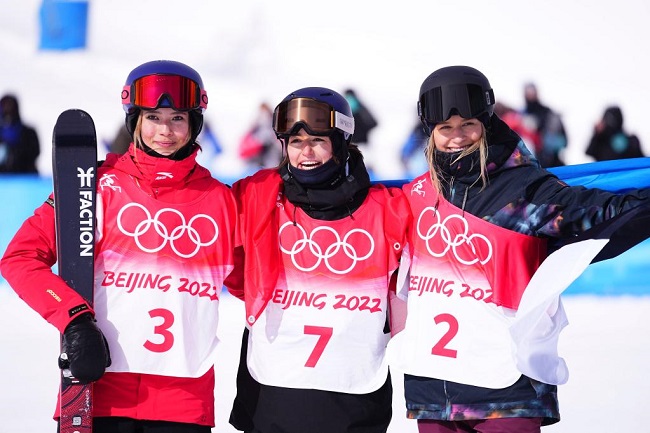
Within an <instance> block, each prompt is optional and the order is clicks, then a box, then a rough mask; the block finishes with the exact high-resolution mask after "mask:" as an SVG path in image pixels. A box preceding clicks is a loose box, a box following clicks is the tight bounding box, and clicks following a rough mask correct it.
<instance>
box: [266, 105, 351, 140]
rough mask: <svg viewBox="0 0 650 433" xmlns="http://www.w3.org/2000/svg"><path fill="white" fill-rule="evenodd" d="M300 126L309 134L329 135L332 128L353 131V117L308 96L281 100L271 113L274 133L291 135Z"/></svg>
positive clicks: (349, 132)
mask: <svg viewBox="0 0 650 433" xmlns="http://www.w3.org/2000/svg"><path fill="white" fill-rule="evenodd" d="M301 128H305V130H306V131H307V132H308V133H309V134H311V135H329V134H330V133H331V132H332V131H333V130H334V129H338V130H340V131H343V132H347V133H348V134H353V133H354V118H352V117H349V116H346V115H345V114H343V113H340V112H338V111H336V110H334V108H333V107H332V106H331V105H329V104H327V103H325V102H320V101H316V100H314V99H310V98H295V99H291V100H289V101H284V102H281V103H280V105H278V106H277V107H276V108H275V111H274V113H273V129H274V130H275V132H276V134H282V135H292V134H295V133H297V132H298V131H299V130H300V129H301Z"/></svg>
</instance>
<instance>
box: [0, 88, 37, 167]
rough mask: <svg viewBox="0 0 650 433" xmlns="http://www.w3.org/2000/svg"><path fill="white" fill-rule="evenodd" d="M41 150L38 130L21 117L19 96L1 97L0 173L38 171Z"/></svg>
mask: <svg viewBox="0 0 650 433" xmlns="http://www.w3.org/2000/svg"><path fill="white" fill-rule="evenodd" d="M40 152H41V148H40V144H39V142H38V135H37V134H36V130H35V129H34V128H32V127H30V126H28V125H25V124H24V123H23V122H22V120H21V119H20V110H19V108H18V98H16V96H14V95H4V96H3V97H2V98H1V99H0V173H38V169H37V168H36V159H37V158H38V155H39V154H40Z"/></svg>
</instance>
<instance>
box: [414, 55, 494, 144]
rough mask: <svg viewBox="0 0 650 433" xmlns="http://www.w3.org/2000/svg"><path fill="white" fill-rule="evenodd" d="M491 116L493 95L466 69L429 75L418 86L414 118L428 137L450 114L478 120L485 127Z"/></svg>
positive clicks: (476, 73)
mask: <svg viewBox="0 0 650 433" xmlns="http://www.w3.org/2000/svg"><path fill="white" fill-rule="evenodd" d="M493 112H494V92H493V91H492V87H491V86H490V82H489V81H488V79H487V77H486V76H485V75H483V74H482V73H481V72H480V71H478V70H476V69H474V68H471V67H469V66H448V67H445V68H441V69H438V70H437V71H435V72H433V73H432V74H431V75H429V76H428V77H427V78H426V79H425V80H424V82H423V83H422V86H420V98H419V100H418V115H419V116H420V121H421V122H422V125H424V130H425V131H426V132H427V134H428V135H431V131H432V130H433V128H434V126H435V125H436V124H437V123H439V122H444V121H445V120H447V119H449V118H450V117H451V116H453V115H454V114H458V115H460V116H462V117H464V118H466V119H471V118H478V119H479V120H481V122H483V124H484V125H487V123H488V120H489V118H490V116H492V113H493Z"/></svg>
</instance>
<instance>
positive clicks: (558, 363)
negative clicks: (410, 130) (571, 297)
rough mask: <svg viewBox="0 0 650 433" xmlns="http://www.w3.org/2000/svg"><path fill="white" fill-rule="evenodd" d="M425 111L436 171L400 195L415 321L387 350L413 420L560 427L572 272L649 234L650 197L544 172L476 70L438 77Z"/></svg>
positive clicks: (440, 425)
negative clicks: (407, 211)
mask: <svg viewBox="0 0 650 433" xmlns="http://www.w3.org/2000/svg"><path fill="white" fill-rule="evenodd" d="M418 108H419V115H420V119H421V121H422V123H423V125H424V127H425V128H426V130H427V132H428V133H429V142H428V146H427V149H426V153H425V154H426V157H427V159H428V163H429V167H430V169H429V172H427V173H425V174H423V175H421V176H419V177H417V178H415V179H414V180H413V181H412V182H411V183H409V184H407V185H405V186H404V188H403V190H404V192H405V193H406V196H407V197H408V199H409V202H410V206H411V210H412V213H413V228H412V230H411V236H410V250H411V251H410V253H411V254H410V255H407V256H405V257H403V259H402V260H403V261H409V260H410V267H409V268H408V278H406V277H405V276H404V275H400V278H399V279H398V284H399V286H398V290H400V295H401V296H402V297H404V298H407V302H408V317H407V319H406V324H405V329H404V330H403V331H402V332H401V333H400V334H398V335H397V336H396V337H394V338H393V340H392V341H391V342H390V344H389V354H390V359H391V360H392V361H391V362H392V365H394V366H396V367H398V369H399V370H401V371H403V372H405V397H406V405H407V416H408V417H409V418H415V419H417V420H418V429H419V431H420V432H421V433H434V432H435V433H439V432H461V431H462V432H488V431H490V432H493V431H494V432H496V431H499V432H518V433H522V432H523V433H527V432H531V433H532V432H539V431H540V426H542V425H547V424H552V423H555V422H557V421H559V419H560V414H559V409H558V400H557V386H556V385H558V384H561V383H564V382H565V381H566V380H567V369H566V365H565V364H564V361H563V360H562V359H561V358H559V356H558V355H557V337H558V333H559V331H560V330H561V329H562V327H564V325H565V324H566V316H565V315H564V310H563V309H562V304H561V299H560V295H559V294H560V293H561V291H562V290H563V289H564V288H566V286H567V285H568V284H570V282H571V278H569V277H568V276H567V275H569V274H572V273H573V274H575V275H577V274H579V273H580V272H581V270H582V269H584V267H586V266H587V265H588V264H589V262H592V261H597V260H602V259H606V258H610V257H613V256H615V255H617V254H619V253H621V252H623V251H625V250H626V249H629V248H630V247H631V246H632V245H634V244H636V243H638V242H640V241H642V240H643V239H645V238H647V237H648V235H649V233H648V229H647V228H644V226H647V225H648V224H647V219H648V214H650V210H649V208H650V206H649V205H650V200H649V199H648V197H649V193H648V191H647V190H637V191H632V192H628V193H626V194H621V195H616V194H613V193H610V192H606V191H603V190H597V189H586V188H584V187H580V186H574V187H570V186H568V185H567V184H565V183H564V182H562V181H561V180H559V179H558V178H557V177H556V176H554V175H553V174H552V173H550V172H548V171H546V170H545V169H543V168H541V167H540V165H539V163H538V162H537V161H536V160H535V159H534V157H533V156H532V155H531V153H530V152H529V151H528V149H526V147H525V146H524V144H523V142H522V140H521V139H520V137H519V136H517V134H516V133H514V132H513V131H512V130H511V129H510V128H509V127H508V126H507V125H506V124H505V123H504V122H503V121H502V120H501V119H499V118H498V116H496V115H494V114H493V108H494V93H493V91H492V88H491V87H490V84H489V82H488V80H487V78H486V77H485V76H484V75H483V74H482V73H481V72H479V71H478V70H476V69H473V68H470V67H466V66H452V67H446V68H442V69H440V70H437V71H435V72H434V73H432V74H431V75H430V76H429V77H427V79H426V80H425V81H424V83H423V84H422V87H421V89H420V97H419V102H418ZM580 241H586V242H580ZM569 243H571V245H568V244H569ZM554 250H557V253H556V254H554V255H553V256H552V257H553V258H554V259H553V260H551V257H549V254H550V253H551V252H552V251H554ZM547 258H548V260H547ZM558 258H559V259H558ZM545 261H547V262H546V263H544V262H545ZM549 265H552V266H550V267H552V268H553V269H551V272H548V271H547V270H546V269H547V268H548V267H549ZM571 266H575V267H579V269H578V271H575V272H574V271H573V270H571V272H569V271H568V270H569V268H570V267H571ZM580 266H581V268H580ZM405 267H406V266H402V268H405ZM565 268H566V269H565ZM533 276H534V278H533ZM573 278H574V277H573Z"/></svg>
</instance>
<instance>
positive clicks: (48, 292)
mask: <svg viewBox="0 0 650 433" xmlns="http://www.w3.org/2000/svg"><path fill="white" fill-rule="evenodd" d="M51 203H52V201H51V199H50V200H48V201H47V202H45V203H44V204H43V205H41V206H40V207H39V208H37V209H36V211H35V212H34V214H33V215H32V216H30V217H29V218H27V220H25V222H24V223H23V225H22V226H21V227H20V229H19V230H18V232H17V233H16V234H15V236H14V238H13V239H12V240H11V242H9V245H8V246H7V250H6V251H5V253H4V256H3V258H2V261H1V262H0V271H1V272H2V276H3V277H4V278H5V279H6V280H7V282H8V283H9V284H10V285H11V287H12V288H13V289H14V291H15V292H16V293H17V294H18V296H19V297H20V298H21V299H22V300H23V301H25V302H26V303H27V304H28V305H29V306H30V307H31V308H32V309H33V310H35V311H36V312H37V313H38V314H40V315H41V316H42V317H43V318H44V319H45V320H47V321H48V322H49V323H51V324H52V325H54V326H55V327H56V328H57V329H58V330H59V332H63V330H64V329H65V327H66V326H67V325H68V323H70V321H71V320H72V319H73V318H74V317H76V316H78V315H79V314H81V313H83V312H91V313H94V312H93V310H92V309H91V308H90V306H89V305H88V304H87V303H86V301H85V300H84V299H83V298H82V297H81V296H80V295H79V294H78V293H77V292H76V291H74V290H73V289H72V288H70V287H69V286H68V285H67V284H66V283H65V281H63V279H61V277H59V276H58V275H56V274H55V273H53V272H52V266H53V265H54V264H55V263H56V235H55V233H56V231H55V227H54V208H53V206H52V204H51ZM79 307H81V308H79Z"/></svg>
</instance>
